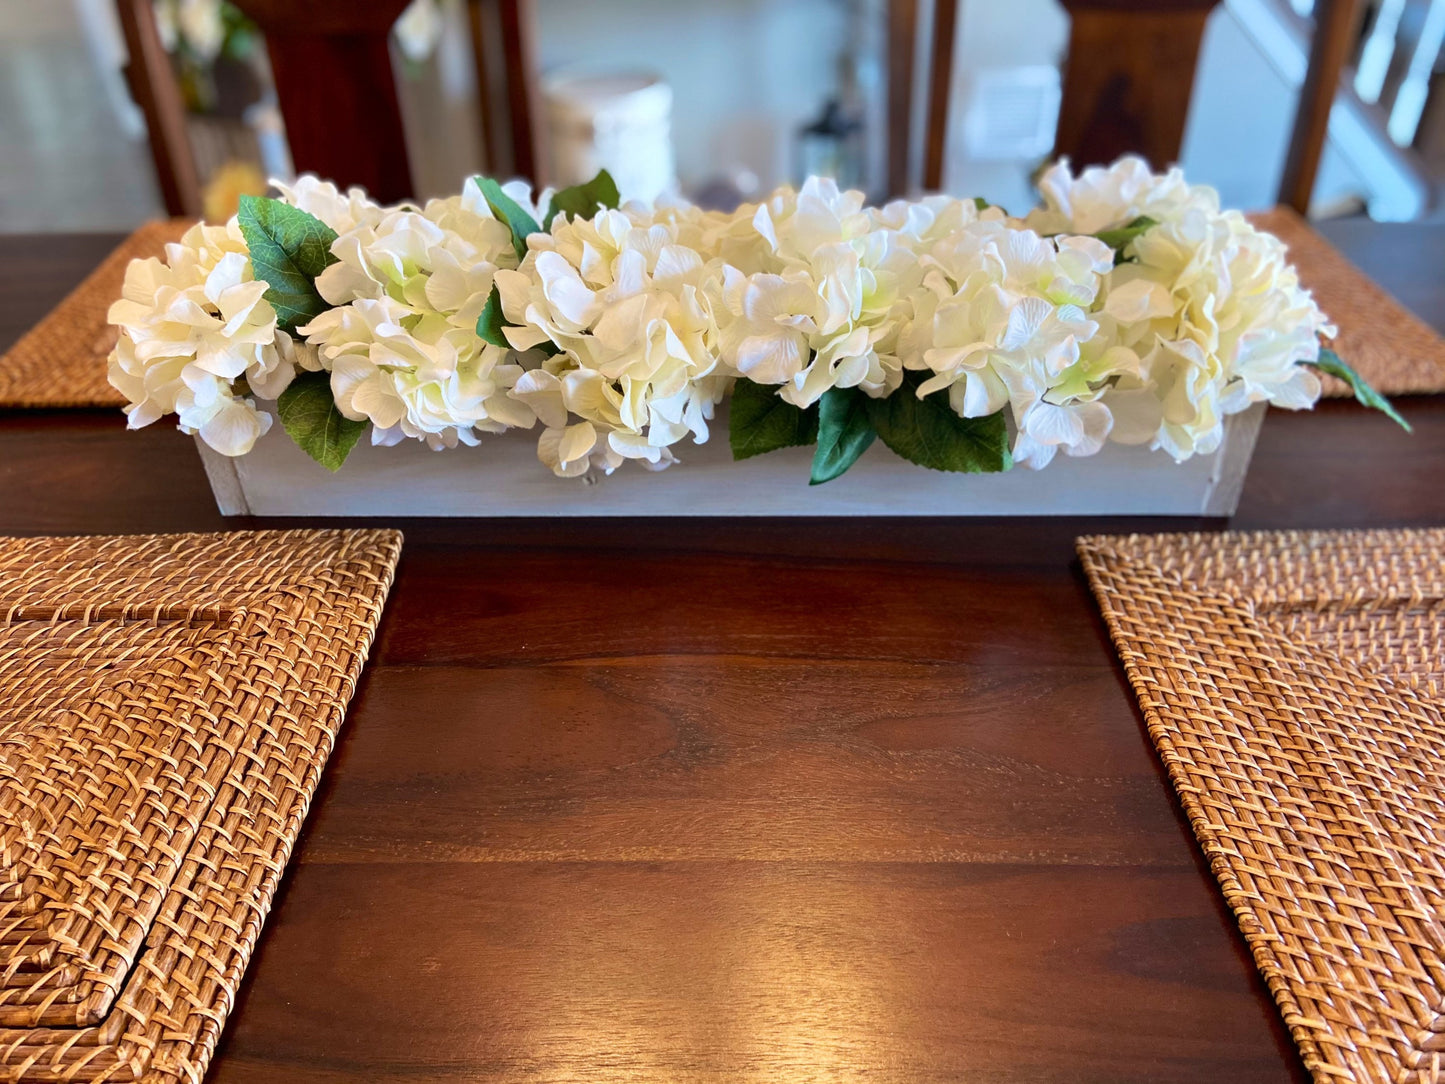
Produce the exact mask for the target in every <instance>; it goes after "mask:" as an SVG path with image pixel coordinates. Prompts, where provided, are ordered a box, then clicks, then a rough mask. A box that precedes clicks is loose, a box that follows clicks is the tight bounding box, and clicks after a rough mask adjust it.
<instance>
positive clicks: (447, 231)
mask: <svg viewBox="0 0 1445 1084" xmlns="http://www.w3.org/2000/svg"><path fill="white" fill-rule="evenodd" d="M277 187H278V188H279V189H280V190H281V192H282V196H283V198H284V200H285V201H287V202H288V203H290V204H291V205H293V206H295V207H298V208H300V209H302V210H304V211H306V212H308V213H309V214H312V215H314V216H315V217H316V218H318V219H319V220H321V221H322V222H323V223H325V224H327V225H328V226H330V227H331V228H332V229H333V230H335V231H336V233H337V235H338V236H337V239H336V241H335V242H334V243H333V245H332V255H333V256H334V257H335V262H334V263H333V264H332V265H330V266H329V267H327V268H326V270H325V271H324V272H323V273H322V274H321V275H320V276H319V277H318V279H317V282H316V286H317V290H318V292H319V293H320V295H321V297H322V298H323V299H324V300H325V301H326V303H327V304H328V305H329V306H330V307H329V308H328V309H327V310H326V311H325V312H323V313H322V314H321V315H319V316H317V317H316V318H315V319H314V320H312V321H311V322H310V323H308V324H307V325H305V326H304V327H303V328H301V329H300V334H301V335H302V336H304V340H305V341H301V340H300V339H293V338H292V337H291V336H289V335H287V334H285V333H284V332H281V331H279V330H278V329H277V326H276V314H275V312H274V311H273V309H272V307H271V305H270V304H269V303H268V302H267V301H266V300H265V297H264V294H265V292H266V284H265V283H263V282H258V281H256V280H255V278H254V274H253V270H252V267H251V264H250V260H249V254H248V252H247V249H246V244H245V240H244V237H243V236H242V234H241V232H240V230H239V227H238V225H237V223H236V221H235V220H234V219H233V220H232V222H231V223H229V224H228V225H227V226H226V227H205V226H197V227H196V228H194V229H192V230H191V231H190V232H188V233H187V234H186V236H185V238H184V239H183V240H182V241H181V242H180V243H179V244H176V245H172V246H169V247H168V249H167V254H166V260H165V261H160V260H149V261H136V262H134V263H133V264H132V265H131V267H130V268H129V269H128V271H127V277H126V285H125V294H124V297H123V298H122V300H121V301H118V302H117V303H116V304H115V306H113V307H112V310H111V319H112V322H114V323H116V324H118V325H119V326H120V328H121V333H120V336H119V341H118V344H117V346H116V349H115V352H114V353H113V354H112V356H111V359H110V378H111V381H112V383H113V384H114V385H115V386H116V387H117V388H119V389H120V390H121V391H123V392H124V393H125V395H126V397H127V399H128V400H129V402H130V405H129V406H128V407H127V414H128V415H129V419H130V424H131V425H132V426H140V425H146V424H149V423H150V422H152V421H154V420H155V419H156V418H158V417H160V416H161V415H163V414H166V413H176V414H177V415H178V417H179V420H180V425H181V428H182V429H184V430H185V431H187V432H194V433H199V434H200V436H201V437H202V439H204V440H206V441H207V443H209V444H211V445H212V446H213V447H215V448H217V449H218V450H221V451H223V452H226V453H227V454H231V455H237V454H244V452H246V451H248V450H249V449H250V448H251V446H252V445H253V444H254V442H255V440H256V439H257V438H258V437H259V436H260V435H261V434H262V433H264V432H265V431H266V429H267V428H268V427H269V425H270V423H271V418H270V416H269V415H268V414H265V413H262V412H260V411H259V410H258V409H257V407H256V405H255V403H254V402H253V401H252V399H251V398H250V396H251V395H252V394H254V395H256V396H259V397H261V398H263V399H274V398H275V397H276V396H278V395H280V394H281V392H282V391H284V389H285V388H286V386H287V385H288V384H289V382H290V381H291V380H292V378H293V377H294V376H295V374H296V372H297V371H299V370H318V369H323V370H325V371H326V372H328V373H329V379H330V384H331V390H332V394H333V396H334V398H335V401H336V403H337V406H338V409H340V411H341V412H342V413H343V414H345V415H346V416H347V417H348V418H352V419H354V420H368V421H370V422H371V423H372V427H373V428H372V440H373V442H375V443H381V444H389V443H394V442H396V441H399V440H402V439H407V438H411V439H418V440H423V441H425V442H426V443H427V444H429V445H430V446H431V447H433V448H442V447H451V446H455V445H457V444H474V443H476V442H477V439H478V438H477V434H478V433H481V432H499V431H501V430H504V429H507V428H513V427H523V428H530V427H532V426H533V425H535V423H536V422H537V421H538V420H541V422H542V423H543V428H542V432H541V435H540V438H539V441H538V455H539V457H540V458H541V460H542V461H543V462H544V463H545V464H546V465H547V466H548V467H550V468H551V469H552V470H553V471H554V472H555V473H557V474H559V475H563V476H575V475H581V474H585V473H586V472H588V471H589V470H592V469H598V470H601V471H605V472H611V471H612V470H615V469H616V468H617V467H618V466H620V465H621V464H622V463H625V462H627V461H628V460H636V461H639V462H641V463H643V464H644V465H645V466H647V467H649V468H652V469H661V468H663V467H666V466H667V465H669V464H670V463H672V462H674V461H675V459H676V456H675V448H676V445H677V444H678V443H679V442H680V441H683V440H684V439H687V438H689V437H690V438H691V439H693V440H694V441H697V442H702V441H705V440H707V439H708V437H709V424H708V423H709V421H710V420H711V419H712V417H713V413H714V407H715V405H716V404H717V403H718V402H719V401H720V400H721V398H722V397H723V396H724V395H725V394H726V392H727V390H728V389H729V388H730V387H731V386H732V384H733V383H734V382H735V381H736V380H738V379H747V380H751V381H753V382H755V383H758V384H761V385H765V386H769V387H773V388H776V389H777V392H778V395H779V396H780V397H781V398H782V399H783V400H785V401H786V402H788V403H791V404H793V405H795V406H797V407H799V408H806V407H809V406H812V405H813V404H815V403H817V402H818V401H819V399H820V398H822V397H823V396H824V395H825V394H827V393H828V392H829V391H830V390H832V389H835V388H859V389H861V390H862V391H863V392H865V393H866V394H868V395H871V396H874V397H882V396H887V395H890V394H899V393H902V394H917V395H918V396H920V397H922V396H928V395H933V394H939V395H945V394H946V396H947V399H948V402H949V404H950V406H951V407H952V409H953V410H954V411H955V412H956V413H957V414H959V415H960V416H961V417H964V418H981V417H988V416H992V415H996V414H998V413H999V412H1001V411H1002V412H1005V416H1006V418H1007V420H1008V421H1009V423H1010V428H1011V431H1012V434H1013V455H1014V459H1015V461H1016V462H1018V463H1021V464H1024V465H1027V466H1031V467H1036V468H1037V467H1042V466H1045V465H1047V464H1048V463H1049V462H1050V461H1051V460H1052V459H1053V457H1054V456H1055V455H1057V454H1058V453H1059V452H1063V453H1065V454H1068V455H1090V454H1093V453H1095V452H1097V451H1098V450H1099V448H1100V447H1101V446H1102V445H1103V443H1104V442H1105V441H1106V440H1110V439H1112V440H1115V441H1120V442H1125V443H1148V444H1152V445H1153V446H1154V447H1156V448H1161V449H1163V450H1165V451H1168V452H1169V453H1170V454H1171V455H1173V456H1175V457H1176V458H1180V459H1182V458H1185V457H1187V456H1189V455H1193V454H1199V453H1207V452H1210V451H1213V450H1214V449H1215V448H1216V447H1218V445H1219V443H1220V441H1221V439H1222V436H1223V425H1224V420H1225V418H1226V417H1227V416H1228V415H1229V414H1232V413H1235V412H1237V411H1240V410H1243V409H1245V408H1247V407H1248V406H1249V405H1250V404H1251V403H1255V402H1260V401H1269V402H1271V403H1274V404H1276V405H1279V406H1285V407H1291V408H1300V407H1307V406H1309V405H1311V404H1312V403H1313V402H1314V401H1315V399H1316V398H1317V397H1318V395H1319V392H1320V386H1319V381H1318V378H1317V377H1316V376H1315V374H1314V372H1313V371H1312V370H1311V369H1310V368H1308V367H1307V366H1304V365H1302V364H1301V363H1302V362H1310V361H1314V360H1316V359H1317V358H1318V353H1319V336H1320V335H1321V334H1325V335H1329V334H1333V328H1331V327H1330V326H1329V324H1328V321H1327V320H1326V319H1325V317H1324V316H1323V314H1321V313H1320V311H1319V309H1318V307H1317V306H1316V305H1315V303H1314V301H1313V299H1312V298H1311V297H1310V295H1309V293H1308V292H1307V291H1304V290H1303V289H1301V287H1300V285H1299V280H1298V277H1297V276H1296V274H1295V272H1294V270H1293V268H1291V267H1290V266H1289V264H1288V263H1287V261H1286V258H1285V257H1286V254H1285V250H1284V247H1283V245H1281V244H1280V243H1279V242H1278V241H1277V240H1276V239H1274V238H1273V237H1270V236H1268V235H1266V234H1262V233H1260V232H1258V231H1257V230H1255V229H1253V227H1251V226H1250V224H1249V223H1248V221H1247V220H1246V219H1245V218H1244V217H1243V216H1241V215H1239V214H1237V213H1235V212H1224V211H1221V210H1220V207H1219V201H1218V197H1217V195H1216V194H1215V193H1214V192H1213V191H1212V190H1211V189H1208V188H1203V187H1197V186H1190V185H1188V184H1186V183H1185V181H1184V179H1183V176H1182V175H1181V174H1180V173H1179V171H1178V170H1171V171H1169V172H1168V173H1164V174H1155V173H1152V172H1151V171H1150V170H1149V169H1148V167H1147V166H1146V165H1145V164H1144V163H1143V162H1142V161H1141V160H1139V159H1133V158H1130V159H1123V160H1121V161H1120V162H1118V163H1116V164H1115V165H1114V166H1111V167H1108V168H1095V169H1089V170H1085V171H1084V172H1083V173H1082V174H1081V175H1079V176H1077V177H1075V176H1074V175H1073V173H1072V172H1071V171H1070V169H1069V168H1068V164H1067V162H1064V163H1060V164H1059V165H1058V166H1056V167H1054V168H1053V169H1051V170H1049V171H1048V172H1047V173H1046V174H1045V175H1044V178H1043V180H1042V182H1041V188H1042V190H1043V193H1044V198H1045V206H1044V207H1043V208H1041V209H1039V210H1037V211H1035V212H1033V213H1031V214H1030V215H1029V216H1028V217H1027V218H1026V219H1025V220H1022V221H1020V220H1018V219H1011V218H1008V217H1007V216H1006V215H1005V214H1004V213H1003V212H1002V211H1001V210H999V209H998V208H993V207H983V208H980V207H979V206H978V205H976V204H975V202H974V201H971V200H958V199H954V198H951V197H945V196H932V197H927V198H925V199H922V200H917V201H896V202H893V203H890V204H887V205H885V206H883V207H880V208H874V209H870V208H868V207H865V206H864V200H863V197H862V195H861V194H860V193H857V192H844V191H840V190H839V188H838V187H837V185H836V184H834V183H833V182H831V181H826V180H820V179H817V178H814V179H811V180H809V181H808V182H807V183H806V184H804V185H803V187H802V188H801V189H799V190H794V189H791V188H781V189H778V190H777V191H776V192H774V193H772V194H771V195H770V196H768V197H767V199H765V200H763V201H762V202H760V203H757V204H751V205H746V206H744V207H741V208H739V209H738V211H736V212H735V213H732V214H723V213H718V212H706V211H702V210H699V209H698V208H695V207H692V206H690V205H688V204H686V203H682V202H673V203H666V204H660V205H658V206H656V207H647V206H642V205H640V204H629V205H627V206H625V207H623V208H622V209H620V210H611V211H606V210H604V211H599V212H598V213H596V214H595V215H592V216H590V217H586V218H576V219H574V218H572V217H570V216H568V215H566V214H563V215H559V216H558V217H557V218H556V219H555V220H554V221H553V222H552V223H551V224H550V228H549V229H548V230H547V231H545V232H539V233H536V234H533V235H532V236H531V237H529V238H527V242H526V246H525V248H526V251H525V254H524V258H522V259H520V260H519V257H518V253H517V247H516V245H515V244H514V241H513V238H512V233H511V228H510V226H509V225H508V224H507V223H506V222H503V221H500V220H499V218H498V216H497V215H495V214H494V213H493V212H492V210H491V209H490V207H489V206H488V204H487V201H486V199H485V197H484V194H483V191H482V188H481V186H480V184H478V183H477V182H475V181H469V182H467V184H466V185H465V186H464V187H463V190H462V192H461V194H460V195H458V196H455V197H453V198H450V199H443V200H432V201H430V202H428V203H427V204H426V205H425V206H417V205H414V204H401V205H398V206H395V207H383V206H380V205H378V204H376V203H374V202H373V201H371V200H370V199H369V198H368V197H367V196H366V194H365V193H364V192H362V191H361V190H359V189H352V190H350V191H348V192H345V193H343V192H341V191H339V190H338V189H337V188H336V187H335V186H334V185H332V184H329V183H327V182H324V181H321V180H318V179H317V178H315V177H310V176H307V177H302V178H300V179H299V180H297V181H296V182H295V183H294V184H291V185H279V184H278V185H277ZM503 191H504V192H505V193H506V195H507V196H508V197H510V198H511V199H512V200H514V201H515V202H516V203H517V204H518V205H519V206H521V207H522V208H523V209H524V210H525V211H526V212H527V213H528V214H530V215H532V216H533V217H534V218H535V219H536V220H537V221H538V222H539V223H540V222H543V221H545V219H544V214H545V210H546V208H547V207H548V206H549V205H550V202H551V193H549V192H545V191H544V192H541V193H538V194H536V195H535V196H534V194H533V193H532V191H531V189H530V188H528V187H527V186H526V185H523V184H520V183H512V184H508V185H504V186H503ZM1141 216H1142V217H1147V218H1149V219H1150V220H1152V222H1153V223H1154V224H1153V225H1152V226H1150V227H1149V228H1148V229H1146V230H1145V231H1143V232H1142V233H1140V234H1139V235H1138V236H1136V237H1134V238H1133V239H1132V240H1131V241H1130V242H1129V243H1128V244H1127V245H1125V246H1123V248H1122V251H1121V252H1120V253H1119V254H1118V257H1117V262H1116V254H1115V252H1114V251H1113V250H1112V249H1111V248H1110V247H1109V246H1108V245H1106V244H1105V243H1104V242H1103V241H1101V240H1099V239H1097V238H1095V237H1093V236H1091V235H1092V234H1096V233H1100V232H1102V231H1106V230H1116V229H1118V228H1120V227H1123V226H1126V225H1128V224H1130V223H1132V222H1134V220H1136V219H1138V218H1140V217H1141ZM494 290H495V293H496V295H497V296H498V297H499V298H500V302H501V306H502V310H503V315H504V317H505V323H506V324H507V325H509V326H506V327H505V328H504V334H505V336H506V338H507V345H505V346H504V345H497V344H494V343H488V342H486V341H484V340H483V339H482V338H481V336H480V335H479V334H478V332H477V329H476V326H477V322H478V319H479V317H480V315H481V314H482V312H483V311H484V309H485V307H486V305H487V303H488V300H489V298H490V297H491V296H492V295H493V292H494ZM905 381H906V383H905Z"/></svg>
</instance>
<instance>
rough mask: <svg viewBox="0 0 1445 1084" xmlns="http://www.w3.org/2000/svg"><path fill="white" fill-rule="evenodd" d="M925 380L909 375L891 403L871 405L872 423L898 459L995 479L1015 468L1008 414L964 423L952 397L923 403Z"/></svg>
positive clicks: (877, 401)
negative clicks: (920, 389) (920, 392)
mask: <svg viewBox="0 0 1445 1084" xmlns="http://www.w3.org/2000/svg"><path fill="white" fill-rule="evenodd" d="M923 379H924V374H922V373H915V372H909V373H906V374H905V375H904V380H903V386H902V387H900V388H898V390H896V391H895V392H894V393H893V394H892V395H890V396H888V398H886V399H870V400H868V412H869V418H870V420H871V421H872V422H873V428H874V429H875V430H877V432H878V435H879V437H881V438H882V439H883V443H884V444H886V445H887V446H888V447H889V448H890V449H892V450H893V451H894V452H895V453H897V454H898V455H900V456H902V457H903V458H904V459H906V460H908V461H909V462H910V463H917V464H918V465H919V466H920V467H927V468H929V469H930V470H949V471H958V472H959V473H962V474H992V473H996V472H998V471H1004V470H1008V469H1009V468H1010V467H1012V466H1013V456H1012V455H1011V454H1010V452H1009V446H1008V426H1007V424H1005V422H1004V417H1003V411H999V412H998V413H996V414H990V415H989V416H988V417H986V418H960V417H959V416H958V415H957V414H956V413H954V410H953V407H951V406H950V405H949V403H948V392H947V391H942V390H940V391H936V392H934V393H933V394H932V395H927V396H925V397H924V398H922V399H920V398H918V395H917V390H918V387H919V385H920V384H922V383H923Z"/></svg>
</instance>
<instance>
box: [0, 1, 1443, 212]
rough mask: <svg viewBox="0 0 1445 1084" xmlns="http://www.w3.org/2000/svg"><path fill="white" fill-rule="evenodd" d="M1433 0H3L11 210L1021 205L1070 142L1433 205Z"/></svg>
mask: <svg viewBox="0 0 1445 1084" xmlns="http://www.w3.org/2000/svg"><path fill="white" fill-rule="evenodd" d="M1442 40H1445V0H1353V2H1346V0H1337V2H1335V3H1333V4H1329V3H1326V2H1325V0H1315V2H1311V0H1167V2H1161V0H1153V2H1150V0H1139V2H1138V3H1133V4H1131V3H1128V2H1126V0H1008V2H1006V3H1005V2H1000V0H711V2H708V3H680V2H676V0H608V2H599V0H411V2H410V3H406V2H405V0H349V2H348V3H332V2H329V0H292V2H287V0H238V3H237V4H232V3H230V2H227V0H48V2H37V0H0V232H25V231H52V230H123V229H129V228H131V227H133V226H135V225H137V224H138V223H140V222H141V221H143V220H144V219H147V218H152V217H156V216H158V215H163V214H166V213H167V212H169V213H172V214H184V215H198V214H204V215H206V216H207V217H208V218H211V219H224V218H225V217H226V216H228V215H229V214H230V213H231V212H232V210H233V209H234V207H235V202H236V199H237V198H238V196H239V195H240V194H242V193H245V192H260V191H262V190H264V187H265V179H266V178H267V177H269V176H277V177H282V178H287V177H289V176H291V175H292V174H293V173H294V171H295V170H296V169H297V168H298V167H299V168H302V169H312V170H315V171H316V172H320V173H322V174H324V175H328V176H333V177H335V178H337V179H338V180H341V181H351V182H357V183H365V184H367V185H368V187H370V188H372V189H373V191H374V192H375V194H376V195H378V196H379V197H380V198H383V199H397V198H402V197H403V196H407V195H414V196H416V197H420V198H425V197H427V196H432V195H442V194H452V193H455V192H456V191H457V190H458V188H459V186H460V183H461V179H462V178H463V177H465V176H466V175H468V174H470V173H473V172H479V171H482V172H488V173H491V174H494V175H498V176H518V175H520V176H526V177H529V178H532V179H538V180H541V181H543V182H546V183H555V184H566V183H571V182H575V181H578V180H582V179H586V178H587V177H589V176H591V174H592V173H594V172H595V171H596V169H597V168H598V167H599V166H606V167H607V168H608V169H610V170H611V171H612V173H613V174H614V176H615V177H616V178H617V180H618V182H619V186H620V188H621V189H622V193H623V195H624V196H631V197H637V198H655V197H657V196H659V195H662V194H665V193H669V192H677V193H680V194H682V195H683V196H686V197H687V198H689V199H693V200H696V201H698V202H701V203H704V204H707V205H710V206H715V207H724V208H727V207H731V206H733V205H735V204H736V203H737V202H739V201H741V200H746V199H751V198H756V197H757V196H759V195H760V194H761V193H763V192H765V191H767V190H768V189H769V188H771V187H772V186H774V185H776V184H779V183H781V182H784V181H793V182H796V181H798V180H800V179H801V178H802V177H803V176H805V175H806V174H808V173H813V172H817V173H827V174H831V175H834V176H836V177H838V178H839V179H840V180H842V181H843V182H845V183H846V184H849V185H852V186H854V187H858V188H862V189H864V190H865V191H866V192H867V193H868V194H869V196H870V197H871V198H873V199H875V200H876V199H882V198H885V197H888V196H895V195H908V194H915V193H917V192H919V191H922V190H925V189H934V188H942V189H944V190H947V191H949V192H953V193H956V194H961V195H969V196H974V195H977V196H982V197H984V198H985V199H987V200H989V201H990V202H992V203H997V204H1001V205H1002V206H1004V207H1005V208H1008V209H1010V210H1013V211H1017V212H1020V213H1022V212H1023V211H1024V210H1026V209H1027V208H1028V207H1029V206H1030V205H1031V204H1032V203H1033V202H1034V199H1035V196H1034V192H1033V187H1032V183H1031V177H1032V175H1033V174H1034V173H1035V171H1036V170H1037V169H1038V167H1039V166H1040V164H1041V163H1043V162H1044V161H1046V160H1047V159H1049V158H1050V157H1051V156H1052V155H1053V154H1055V153H1057V152H1068V153H1071V154H1072V155H1073V157H1074V158H1075V160H1076V162H1080V163H1087V162H1090V161H1105V160H1109V159H1111V158H1112V157H1114V156H1115V155H1116V154H1118V153H1120V152H1122V151H1125V150H1129V151H1136V152H1139V153H1143V154H1145V155H1146V156H1147V157H1149V158H1150V159H1151V161H1153V162H1154V164H1155V165H1156V166H1163V165H1167V164H1168V163H1169V162H1172V161H1178V162H1179V163H1181V164H1182V165H1183V166H1184V168H1185V170H1186V172H1187V174H1188V175H1189V177H1190V179H1191V180H1194V181H1199V182H1206V183H1209V184H1212V185H1214V186H1216V187H1217V188H1218V189H1219V191H1220V193H1221V196H1222V197H1223V199H1224V201H1225V202H1226V203H1227V204H1231V205H1234V206H1238V207H1241V208H1246V209H1248V208H1257V207H1265V206H1268V205H1271V204H1274V203H1275V202H1277V201H1280V200H1281V197H1282V196H1283V197H1284V201H1285V202H1295V203H1296V204H1297V205H1299V206H1307V207H1308V209H1309V211H1310V213H1311V214H1313V215H1315V216H1316V217H1322V216H1334V215H1344V214H1368V215H1370V216H1372V217H1375V218H1378V219H1383V220H1412V219H1421V218H1430V217H1439V216H1440V215H1441V213H1442V212H1441V199H1440V193H1441V187H1442V180H1445V93H1442V92H1441V89H1440V84H1441V80H1442V74H1441V73H1442V49H1441V46H1442Z"/></svg>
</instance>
